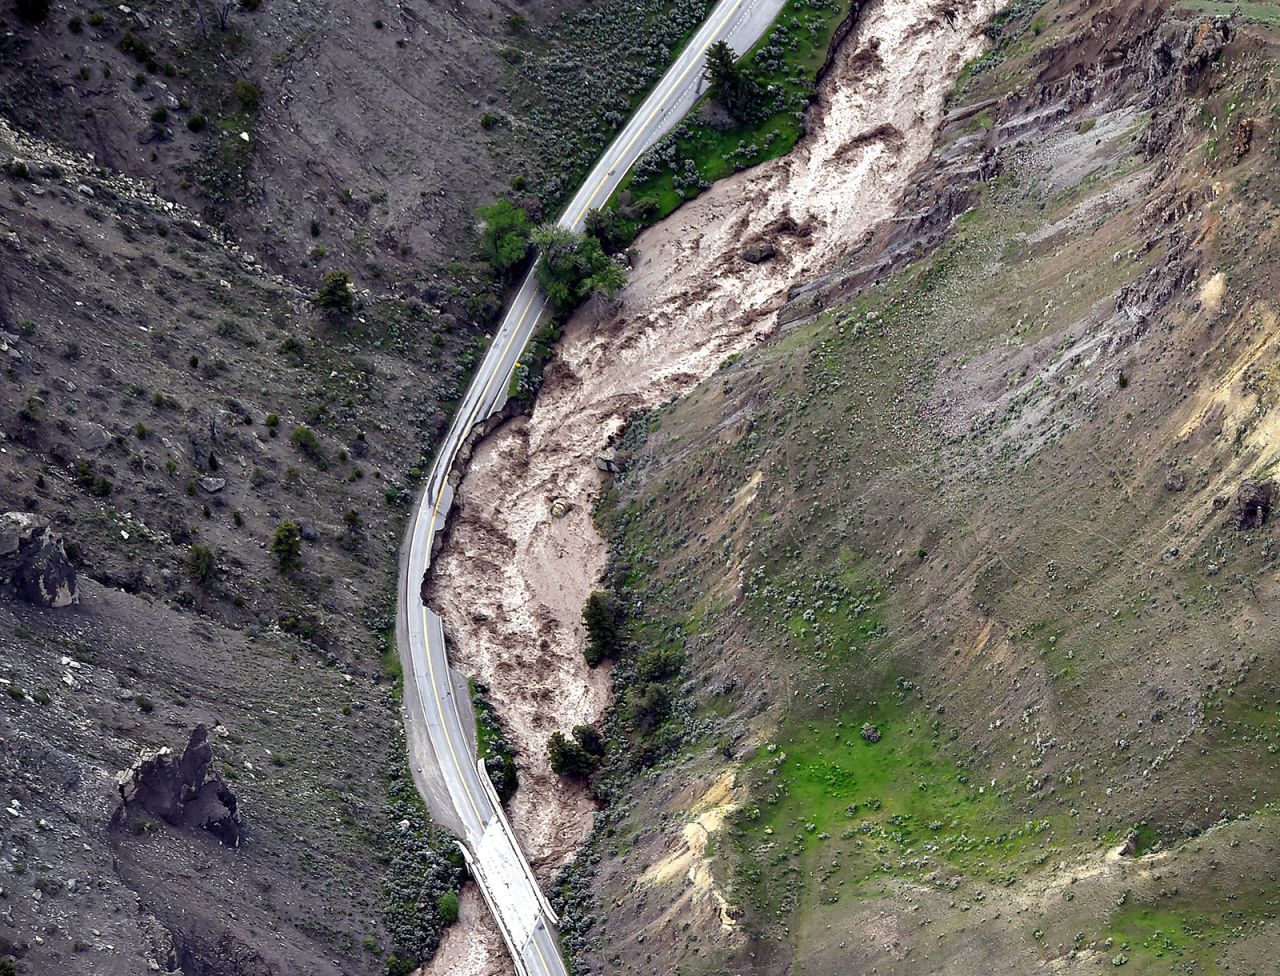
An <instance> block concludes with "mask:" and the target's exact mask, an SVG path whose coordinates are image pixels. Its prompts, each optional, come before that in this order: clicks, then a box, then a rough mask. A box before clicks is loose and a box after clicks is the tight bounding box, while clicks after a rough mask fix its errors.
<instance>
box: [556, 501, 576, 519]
mask: <svg viewBox="0 0 1280 976" xmlns="http://www.w3.org/2000/svg"><path fill="white" fill-rule="evenodd" d="M571 508H573V502H571V501H569V499H567V498H554V499H552V501H551V517H552V518H564V517H565V516H566V515H568V514H569V509H571Z"/></svg>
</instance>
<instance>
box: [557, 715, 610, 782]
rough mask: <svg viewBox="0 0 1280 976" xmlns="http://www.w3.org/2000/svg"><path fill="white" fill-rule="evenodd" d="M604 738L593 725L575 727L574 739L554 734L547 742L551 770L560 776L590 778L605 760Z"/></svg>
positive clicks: (561, 733)
mask: <svg viewBox="0 0 1280 976" xmlns="http://www.w3.org/2000/svg"><path fill="white" fill-rule="evenodd" d="M604 753H605V744H604V737H603V736H601V735H600V733H599V732H598V731H597V730H596V728H595V726H592V725H575V726H574V727H573V733H572V738H570V737H569V736H566V735H565V734H564V733H563V732H552V733H551V739H550V740H549V741H548V742H547V756H548V757H549V758H550V759H551V770H552V772H554V773H556V775H558V776H578V777H580V778H583V779H585V778H586V777H587V776H590V775H591V773H592V772H593V771H594V770H595V768H596V767H597V766H599V765H600V760H601V759H603V758H604Z"/></svg>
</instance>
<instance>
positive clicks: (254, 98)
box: [232, 78, 262, 112]
mask: <svg viewBox="0 0 1280 976" xmlns="http://www.w3.org/2000/svg"><path fill="white" fill-rule="evenodd" d="M232 91H233V93H234V94H235V97H236V102H237V103H238V104H239V105H240V108H242V109H243V110H244V111H246V112H256V111H258V108H259V106H261V104H262V89H261V88H259V87H258V86H257V85H256V84H254V83H253V82H252V81H250V80H249V79H248V78H237V79H236V83H235V85H234V86H233V89H232Z"/></svg>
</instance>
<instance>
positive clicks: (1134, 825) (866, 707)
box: [564, 0, 1280, 974]
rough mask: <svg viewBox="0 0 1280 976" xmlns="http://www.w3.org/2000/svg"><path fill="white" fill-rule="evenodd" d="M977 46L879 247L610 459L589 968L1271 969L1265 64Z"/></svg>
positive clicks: (1189, 17) (1203, 35)
mask: <svg viewBox="0 0 1280 976" xmlns="http://www.w3.org/2000/svg"><path fill="white" fill-rule="evenodd" d="M988 30H989V34H990V36H991V37H992V39H993V48H992V50H991V51H990V52H989V53H988V54H986V55H984V56H983V57H981V58H979V59H978V60H977V61H975V62H973V63H972V64H971V65H970V66H969V68H968V69H967V70H966V72H965V74H964V76H963V77H962V79H961V82H960V83H959V84H958V86H957V90H956V92H955V93H954V94H953V96H952V99H951V113H950V115H949V117H948V122H947V124H946V125H945V126H944V127H943V129H942V132H941V134H940V136H939V142H938V146H937V149H936V151H935V153H934V156H933V158H932V159H930V160H929V161H928V162H926V163H924V164H923V165H922V166H921V167H920V168H918V169H917V170H916V172H915V174H914V176H913V182H914V185H915V189H914V191H913V192H912V193H911V194H909V195H908V198H907V200H906V202H905V203H904V205H903V207H902V208H901V210H900V212H899V214H898V215H897V216H896V217H895V218H894V219H893V220H891V221H888V222H886V223H884V224H883V225H881V226H880V227H879V228H878V229H877V230H875V231H874V232H873V233H871V234H870V235H868V236H867V237H866V238H865V239H860V240H849V241H848V242H847V251H846V256H845V257H844V258H843V259H842V260H840V261H839V262H836V263H834V265H833V266H832V267H831V268H830V269H829V271H828V272H827V273H826V274H825V275H823V276H821V277H817V278H810V279H807V280H798V281H796V282H795V287H794V289H793V292H792V299H791V302H790V304H789V305H787V307H785V308H784V309H783V310H782V312H781V313H780V316H779V317H780V319H781V321H782V322H784V323H786V324H785V325H784V326H783V328H782V329H781V331H780V333H779V334H778V335H777V336H776V337H775V338H774V339H773V340H772V341H770V342H769V343H767V344H765V345H764V346H763V347H762V348H760V349H759V350H757V351H753V352H750V353H748V354H746V355H744V356H742V357H741V358H739V359H737V360H736V361H735V362H733V363H731V364H727V365H726V366H725V367H724V368H723V369H722V370H721V371H720V372H719V373H718V374H717V375H716V376H715V377H714V378H713V379H712V380H710V381H708V382H706V383H704V384H702V385H701V386H700V387H699V388H698V390H697V391H696V392H695V393H693V394H692V395H691V396H689V397H687V398H685V399H684V400H682V401H680V402H678V403H677V404H675V405H674V406H672V407H669V408H666V409H663V410H661V411H659V412H657V413H654V414H652V415H651V416H649V417H648V418H647V419H645V420H644V421H643V422H642V423H637V424H633V426H632V430H631V432H630V433H629V434H628V436H627V438H626V439H625V440H624V441H623V443H622V446H623V448H624V449H625V451H626V453H627V455H628V456H629V458H630V466H629V469H628V471H627V473H626V474H625V475H623V476H622V477H621V478H619V479H618V483H617V486H616V490H615V491H614V492H611V493H610V494H609V495H608V496H606V504H605V506H604V509H603V511H602V514H601V518H602V520H603V522H602V524H603V525H604V526H605V527H606V529H607V534H608V536H609V538H610V539H611V543H612V545H613V550H614V551H613V555H612V557H611V559H610V565H609V571H608V573H607V575H606V582H607V583H608V584H609V585H611V586H613V587H614V588H615V589H616V591H617V592H618V594H619V595H620V597H621V599H622V601H623V602H624V604H625V605H626V606H627V607H628V608H629V610H630V613H631V624H630V629H629V633H630V638H631V641H632V648H631V649H630V650H628V651H626V652H624V653H623V655H622V664H621V666H620V667H618V668H617V669H616V670H615V672H614V673H615V677H616V678H617V679H618V682H619V684H618V688H619V691H620V700H619V704H618V706H617V707H616V709H615V711H614V713H613V716H612V718H611V721H610V729H611V732H612V741H613V759H612V761H611V763H610V765H609V766H608V767H607V768H606V770H605V772H604V773H602V774H600V775H599V777H598V780H597V788H598V789H599V790H601V791H602V792H603V793H604V794H606V795H608V796H610V797H612V799H613V802H612V804H611V806H610V807H609V810H608V812H607V813H606V815H605V816H604V818H603V819H602V820H601V821H600V822H599V823H598V824H597V829H596V832H595V834H594V837H593V840H592V842H591V845H590V846H589V848H588V851H587V853H586V855H585V856H584V857H583V858H582V859H580V861H579V862H578V865H577V867H576V868H575V869H573V870H572V871H571V872H570V873H569V875H568V876H567V877H566V880H565V887H564V892H565V896H564V904H565V905H566V906H567V907H570V908H572V907H573V906H585V907H583V908H582V909H581V910H580V911H577V912H573V913H572V914H571V917H570V920H569V921H568V923H567V929H568V931H569V932H570V933H571V935H570V938H571V941H572V942H573V943H574V945H575V946H577V947H579V948H580V950H581V953H580V964H581V965H582V966H583V968H584V969H587V970H590V971H593V972H611V973H612V972H651V971H655V970H658V971H669V970H673V969H675V968H676V967H679V969H680V971H688V972H725V971H732V972H789V973H836V972H839V973H848V972H873V971H875V972H880V973H886V972H888V973H903V974H914V973H925V972H938V973H956V974H960V973H971V972H975V971H992V972H1002V973H1003V972H1010V973H1013V972H1017V973H1023V972H1038V971H1041V970H1053V971H1065V972H1076V971H1079V972H1085V971H1096V968H1097V967H1098V966H1105V967H1107V968H1112V967H1126V968H1125V969H1124V970H1123V971H1136V972H1144V973H1164V972H1183V971H1195V972H1227V971H1230V972H1257V973H1261V972H1265V971H1267V970H1268V967H1269V966H1270V965H1271V962H1270V960H1272V959H1274V957H1275V952H1276V945H1275V940H1276V932H1275V929H1274V923H1273V921H1272V918H1273V916H1274V912H1275V910H1276V906H1277V902H1278V900H1280V891H1278V890H1277V884H1276V879H1275V876H1274V871H1273V867H1272V866H1273V865H1274V861H1275V856H1276V850H1277V845H1278V844H1280V834H1278V833H1277V821H1276V813H1275V811H1274V809H1273V806H1272V804H1273V803H1274V801H1275V800H1276V798H1277V784H1278V783H1280V778H1278V777H1277V772H1278V770H1277V760H1276V755H1277V750H1278V749H1280V713H1278V712H1277V706H1276V702H1277V699H1278V698H1280V696H1278V695H1277V688H1276V686H1275V682H1274V674H1275V671H1276V666H1277V664H1278V663H1280V661H1278V660H1277V658H1278V656H1280V641H1277V640H1276V638H1275V634H1274V626H1275V624H1274V617H1275V612H1276V605H1275V601H1276V598H1277V592H1278V591H1277V578H1276V571H1275V566H1274V555H1275V551H1276V547H1275V542H1274V532H1275V527H1274V523H1273V520H1272V516H1271V499H1272V496H1273V494H1274V490H1275V488H1274V485H1273V483H1272V480H1271V479H1272V478H1273V477H1274V473H1275V472H1274V464H1275V458H1276V456H1275V450H1276V448H1275V440H1274V431H1273V426H1274V418H1273V416H1272V413H1273V409H1274V397H1273V395H1272V392H1271V389H1270V384H1271V379H1270V378H1271V375H1272V372H1273V367H1272V360H1273V359H1274V352H1275V343H1276V342H1277V341H1280V332H1278V330H1277V318H1276V315H1277V311H1276V309H1275V306H1274V295H1275V286H1276V281H1275V278H1274V275H1275V263H1274V260H1273V258H1272V255H1271V250H1272V248H1273V247H1274V243H1273V241H1272V236H1273V227H1272V224H1273V222H1274V221H1273V218H1274V208H1275V206H1276V200H1277V194H1278V193H1280V186H1278V185H1277V183H1276V180H1275V173H1276V150H1275V142H1274V138H1275V137H1274V133H1273V131H1272V128H1273V126H1272V120H1273V118H1274V86H1275V84H1276V80H1277V77H1278V75H1280V68H1278V67H1277V63H1276V52H1277V47H1276V38H1275V37H1274V35H1273V34H1272V33H1271V31H1270V29H1269V28H1267V27H1266V26H1264V25H1257V24H1249V23H1246V22H1245V21H1243V20H1242V19H1239V18H1237V19H1234V20H1230V21H1228V20H1224V19H1220V18H1218V19H1215V18H1213V17H1210V16H1207V15H1202V14H1198V13H1196V12H1194V11H1182V12H1173V11H1170V10H1169V9H1168V8H1167V7H1166V6H1165V5H1161V4H1156V3H1141V2H1134V3H1125V4H1082V3H1077V2H1073V0H1062V2H1050V3H1046V4H1044V5H1043V6H1038V5H1015V6H1014V7H1012V8H1010V9H1009V10H1007V11H1006V12H1005V13H1004V14H1002V15H1000V16H998V17H997V18H996V20H995V21H993V23H992V25H991V26H990V27H989V29H988ZM655 651H658V652H660V653H661V654H662V655H664V657H665V656H670V655H672V654H675V655H677V659H680V658H681V657H682V659H683V662H684V663H683V670H682V671H681V673H680V674H679V676H678V677H676V678H675V679H670V678H667V679H665V680H662V679H661V673H658V677H657V678H655V677H654V675H655V673H656V672H655V670H654V668H655V663H656V661H657V660H658V659H657V658H655V657H653V656H652V655H653V653H654V652H655ZM645 655H650V656H649V657H647V658H646V657H645ZM646 661H647V663H646ZM637 662H639V664H640V665H641V666H640V667H639V668H638V669H637V667H636V664H637ZM655 683H657V684H661V685H662V686H663V688H664V689H665V692H664V694H665V695H667V696H669V698H670V704H669V705H662V704H661V702H662V696H660V695H658V694H657V693H655V692H651V691H650V690H649V686H650V685H652V684H655ZM664 716H665V717H664ZM655 717H656V722H655ZM646 729H648V730H650V731H646ZM677 742H678V743H680V744H679V745H676V746H674V747H673V743H677ZM664 754H665V755H666V757H667V758H665V759H662V760H661V761H660V762H659V764H658V766H657V768H656V769H652V770H649V769H646V767H647V766H648V765H649V764H650V763H651V762H652V761H653V759H654V758H655V757H656V756H662V755H664ZM638 770H644V771H643V772H637V771H638Z"/></svg>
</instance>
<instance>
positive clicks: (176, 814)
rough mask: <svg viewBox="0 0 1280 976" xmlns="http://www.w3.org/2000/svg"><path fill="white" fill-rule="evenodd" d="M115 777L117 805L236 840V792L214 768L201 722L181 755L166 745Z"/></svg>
mask: <svg viewBox="0 0 1280 976" xmlns="http://www.w3.org/2000/svg"><path fill="white" fill-rule="evenodd" d="M116 781H117V784H118V786H119V789H120V798H121V800H122V801H123V803H122V807H121V809H122V811H124V810H128V809H130V808H136V809H141V810H145V811H146V812H147V813H149V814H151V815H152V816H154V817H159V818H160V819H161V820H163V821H164V822H165V823H168V824H172V825H173V826H175V827H195V828H199V829H201V830H207V831H209V833H211V834H213V835H214V836H215V837H217V838H218V840H220V841H222V843H224V844H227V845H228V846H231V847H239V846H240V838H241V835H242V825H241V821H240V811H239V809H238V805H237V802H236V796H235V794H234V793H232V792H231V788H230V787H229V786H227V784H226V783H224V782H223V781H222V777H221V776H219V775H218V772H217V770H215V769H214V768H213V747H212V746H210V745H209V730H208V729H207V728H206V727H205V726H204V725H197V726H196V727H195V728H194V729H193V730H192V731H191V738H190V740H189V741H188V742H187V748H186V749H184V750H183V752H182V754H181V755H180V756H179V755H175V754H174V752H173V750H172V749H168V748H165V749H161V750H160V751H159V752H155V753H150V754H148V755H144V756H143V757H142V758H141V759H139V760H138V761H137V762H136V763H134V764H133V766H132V767H130V768H129V769H126V770H124V771H123V772H122V773H120V774H119V776H118V777H117V779H116Z"/></svg>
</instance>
